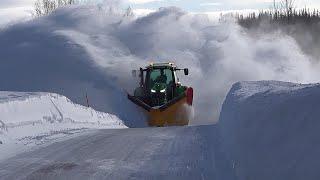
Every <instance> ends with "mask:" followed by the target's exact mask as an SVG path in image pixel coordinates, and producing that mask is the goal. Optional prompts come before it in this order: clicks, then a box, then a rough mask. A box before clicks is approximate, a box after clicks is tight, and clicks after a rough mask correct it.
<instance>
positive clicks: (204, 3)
mask: <svg viewBox="0 0 320 180" xmlns="http://www.w3.org/2000/svg"><path fill="white" fill-rule="evenodd" d="M34 1H35V0H0V9H2V8H16V7H27V6H29V7H30V6H32V5H33V3H34ZM91 1H95V0H91ZM96 1H103V0H96ZM109 1H110V0H109ZM112 1H119V0H112ZM122 1H123V2H124V5H125V6H127V5H130V6H131V7H133V8H139V9H158V8H159V7H164V6H177V7H180V8H182V9H184V10H187V11H192V12H206V11H224V10H240V9H266V8H269V7H271V5H272V1H273V0H122ZM277 1H279V0H277ZM295 1H296V4H297V6H299V7H301V6H302V7H304V6H306V5H307V6H309V7H317V8H320V0H295ZM0 11H1V10H0ZM0 13H1V12H0Z"/></svg>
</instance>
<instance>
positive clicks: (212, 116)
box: [0, 2, 320, 126]
mask: <svg viewBox="0 0 320 180" xmlns="http://www.w3.org/2000/svg"><path fill="white" fill-rule="evenodd" d="M110 3H111V2H110ZM123 14H124V12H121V10H117V9H115V8H108V7H103V6H98V7H97V6H73V7H68V8H64V9H59V10H57V11H55V12H54V13H53V14H51V15H50V16H47V17H42V18H37V19H34V20H32V21H29V22H25V23H21V24H17V25H13V26H10V27H8V28H5V29H3V30H1V31H0V63H1V66H0V82H2V83H1V84H0V89H1V90H7V91H27V92H30V91H41V92H54V93H58V94H62V95H64V96H66V97H68V98H70V99H71V100H72V101H73V102H76V103H79V104H82V105H85V104H86V101H85V98H84V97H85V94H86V93H87V94H88V96H89V101H90V104H91V105H92V107H93V108H95V109H96V110H99V111H104V112H108V113H112V114H115V115H117V116H118V117H119V118H121V119H122V120H124V121H125V123H126V124H127V125H129V126H137V125H138V124H139V123H140V124H141V122H144V121H143V116H141V113H140V112H139V111H137V108H136V107H135V106H134V105H133V104H132V103H131V102H129V101H128V100H127V98H126V93H125V90H127V91H130V90H132V89H133V88H134V86H136V85H137V84H136V80H134V79H133V78H132V77H131V70H132V69H137V68H139V67H140V66H145V65H146V64H148V63H149V62H150V61H161V62H164V61H173V62H176V64H177V65H179V66H180V67H181V68H184V67H188V68H190V76H187V77H185V76H183V75H182V74H181V75H180V80H181V82H182V83H184V84H186V85H189V86H193V87H194V89H195V102H194V106H195V119H196V120H197V121H195V122H194V123H195V124H208V123H214V122H216V121H217V119H218V116H219V113H220V108H221V105H222V103H223V100H224V98H225V96H226V93H227V91H228V90H229V89H230V87H231V85H232V84H233V83H234V82H237V81H243V80H263V79H275V80H283V81H291V82H293V81H294V82H315V81H317V80H319V78H318V77H319V72H320V71H319V70H318V69H319V65H318V64H317V63H315V62H316V61H314V62H312V59H310V58H309V57H308V56H307V55H305V54H303V53H302V52H301V50H300V48H299V46H298V45H297V43H296V42H295V41H294V39H293V38H291V37H288V36H285V35H283V34H281V33H275V34H263V35H255V36H251V35H250V34H248V33H246V31H244V30H243V29H242V28H241V27H239V26H238V25H236V24H234V23H232V22H221V23H218V24H217V23H216V22H215V21H214V22H213V21H211V20H210V18H208V16H206V15H195V14H190V13H188V12H185V11H183V10H181V9H179V8H174V7H171V8H161V9H159V10H158V11H155V12H152V13H150V14H147V15H145V16H139V17H138V18H136V17H131V16H124V15H123ZM182 39H183V41H181V40H182Z"/></svg>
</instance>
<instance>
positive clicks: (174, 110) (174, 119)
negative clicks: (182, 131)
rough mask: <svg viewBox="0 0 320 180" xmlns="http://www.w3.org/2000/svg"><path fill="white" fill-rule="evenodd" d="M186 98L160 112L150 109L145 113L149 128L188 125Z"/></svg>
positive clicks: (159, 110)
mask: <svg viewBox="0 0 320 180" xmlns="http://www.w3.org/2000/svg"><path fill="white" fill-rule="evenodd" d="M186 99H187V98H186V97H184V98H182V99H180V100H179V101H177V102H176V103H175V104H173V105H171V106H170V107H168V108H166V109H165V110H163V111H161V109H151V110H150V111H149V112H148V111H147V116H148V124H149V126H160V127H163V126H186V125H188V124H189V121H190V120H189V118H188V112H187V111H188V110H187V106H188V105H187V102H186Z"/></svg>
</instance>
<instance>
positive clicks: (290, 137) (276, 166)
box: [219, 81, 320, 180]
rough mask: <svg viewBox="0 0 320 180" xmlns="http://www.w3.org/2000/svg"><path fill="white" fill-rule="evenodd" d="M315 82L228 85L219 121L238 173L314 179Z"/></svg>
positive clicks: (319, 125) (318, 99)
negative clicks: (230, 87) (228, 89)
mask: <svg viewBox="0 0 320 180" xmlns="http://www.w3.org/2000/svg"><path fill="white" fill-rule="evenodd" d="M319 109H320V84H308V85H302V84H294V83H286V82H278V81H261V82H240V83H236V84H234V85H233V87H232V89H231V90H230V92H229V93H228V95H227V98H226V100H225V102H224V104H223V107H222V111H221V114H220V120H219V126H220V130H221V134H222V137H223V142H224V144H225V145H226V146H225V147H226V151H228V152H230V155H231V159H233V160H234V167H235V168H236V172H237V175H238V177H239V179H260V180H263V179H266V180H267V179H268V180H269V179H297V180H298V179H318V178H319V172H318V168H317V167H319V165H320V162H319V160H318V158H317V157H318V156H319V152H320V145H319V142H320V136H319V129H320V121H319V117H320V111H319Z"/></svg>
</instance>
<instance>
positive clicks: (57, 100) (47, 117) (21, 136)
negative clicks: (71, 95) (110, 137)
mask: <svg viewBox="0 0 320 180" xmlns="http://www.w3.org/2000/svg"><path fill="white" fill-rule="evenodd" d="M125 127H126V126H125V125H124V124H123V122H122V121H121V120H120V119H119V118H118V117H116V116H114V115H111V114H107V113H102V112H98V111H95V110H93V109H92V108H88V107H84V106H81V105H78V104H74V103H73V102H71V101H70V100H69V99H67V98H66V97H64V96H61V95H58V94H53V93H22V92H0V141H1V143H2V144H0V159H3V158H4V157H6V156H8V153H14V152H16V151H17V150H18V149H20V150H22V149H25V147H23V145H30V146H33V145H36V144H43V143H45V142H48V141H52V140H55V139H57V138H61V137H64V136H66V135H70V134H74V133H77V132H80V131H83V130H85V129H91V128H94V129H101V128H108V129H109V128H125ZM17 144H18V145H17ZM17 146H18V147H17ZM12 151H13V152H12Z"/></svg>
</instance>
